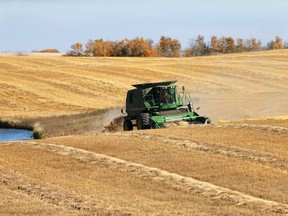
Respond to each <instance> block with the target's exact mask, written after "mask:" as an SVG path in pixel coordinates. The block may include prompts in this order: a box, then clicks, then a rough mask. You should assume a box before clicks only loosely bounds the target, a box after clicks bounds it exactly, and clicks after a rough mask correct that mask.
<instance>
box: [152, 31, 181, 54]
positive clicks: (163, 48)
mask: <svg viewBox="0 0 288 216" xmlns="http://www.w3.org/2000/svg"><path fill="white" fill-rule="evenodd" d="M157 50H158V52H159V55H160V56H163V57H180V54H181V43H180V42H179V41H178V40H177V39H172V38H170V37H165V36H162V37H161V38H160V40H159V43H158V44H157Z"/></svg>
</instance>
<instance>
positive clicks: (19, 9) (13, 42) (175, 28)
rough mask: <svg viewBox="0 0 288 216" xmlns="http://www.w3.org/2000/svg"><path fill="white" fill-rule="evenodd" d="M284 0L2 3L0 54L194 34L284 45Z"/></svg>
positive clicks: (287, 35)
mask: <svg viewBox="0 0 288 216" xmlns="http://www.w3.org/2000/svg"><path fill="white" fill-rule="evenodd" d="M287 11H288V1H287V0H273V1H272V0H265V1H263V0H262V1H260V0H241V1H237V0H214V1H213V0H201V1H200V0H198V1H196V0H190V1H188V0H154V1H153V0H142V1H140V0H103V1H100V0H94V1H93V0H82V1H80V0H46V1H45V0H0V51H2V52H3V51H32V50H42V49H47V48H56V49H59V50H60V51H63V52H66V51H67V50H69V49H70V46H71V44H73V43H75V42H82V43H86V42H87V40H88V39H98V38H103V39H104V40H121V39H124V38H134V37H138V36H143V37H144V38H147V39H152V40H153V41H154V42H155V43H156V42H158V40H159V38H160V37H161V36H162V35H164V36H169V37H172V38H177V39H178V40H180V42H181V43H182V47H183V48H185V47H187V46H188V44H189V41H190V40H191V39H193V38H196V37H197V35H198V34H201V35H204V37H205V39H206V40H208V39H209V38H210V37H211V36H212V35H216V36H219V37H220V36H222V35H224V36H232V37H234V38H238V37H241V38H250V37H255V38H257V39H261V40H262V42H263V43H264V44H266V43H267V42H268V41H269V40H272V39H274V38H275V36H276V35H279V36H281V37H282V38H283V39H284V40H285V41H288V12H287Z"/></svg>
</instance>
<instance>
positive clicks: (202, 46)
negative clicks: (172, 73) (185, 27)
mask: <svg viewBox="0 0 288 216" xmlns="http://www.w3.org/2000/svg"><path fill="white" fill-rule="evenodd" d="M206 53H207V45H206V43H205V40H204V36H203V35H198V36H197V39H195V40H192V41H191V43H190V49H189V51H188V53H187V54H188V55H189V56H202V55H205V54H206Z"/></svg>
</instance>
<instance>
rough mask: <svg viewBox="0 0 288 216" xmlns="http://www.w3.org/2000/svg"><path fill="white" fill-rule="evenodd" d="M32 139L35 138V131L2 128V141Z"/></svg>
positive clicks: (0, 135) (0, 140)
mask: <svg viewBox="0 0 288 216" xmlns="http://www.w3.org/2000/svg"><path fill="white" fill-rule="evenodd" d="M31 139H33V132H32V131H29V130H19V129H0V142H7V141H17V140H31Z"/></svg>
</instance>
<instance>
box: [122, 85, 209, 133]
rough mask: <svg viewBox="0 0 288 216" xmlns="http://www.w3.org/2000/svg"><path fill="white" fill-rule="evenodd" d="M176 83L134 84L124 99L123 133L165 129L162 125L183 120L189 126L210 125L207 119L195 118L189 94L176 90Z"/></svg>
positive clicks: (196, 115)
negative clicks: (135, 129)
mask: <svg viewBox="0 0 288 216" xmlns="http://www.w3.org/2000/svg"><path fill="white" fill-rule="evenodd" d="M176 82H177V80H173V81H166V82H157V83H144V84H136V85H133V86H134V87H135V88H136V89H132V90H129V91H128V92H127V98H126V113H127V116H126V117H125V118H124V124H123V129H124V131H131V130H133V126H137V129H138V130H142V129H151V128H161V127H165V123H168V122H179V121H186V122H188V123H191V124H210V123H211V120H210V119H209V118H208V117H206V116H200V115H198V114H197V113H196V112H195V111H194V108H193V104H192V101H191V96H190V93H189V92H186V91H185V88H184V87H183V89H182V91H178V90H177V87H176V85H175V83H176Z"/></svg>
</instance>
